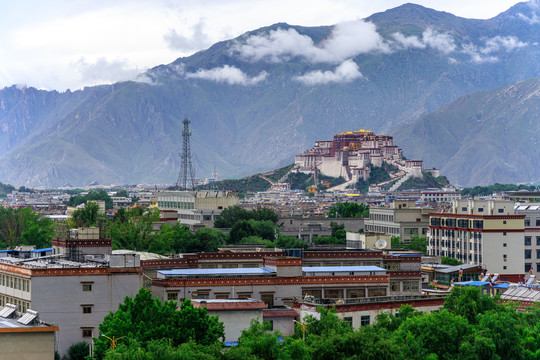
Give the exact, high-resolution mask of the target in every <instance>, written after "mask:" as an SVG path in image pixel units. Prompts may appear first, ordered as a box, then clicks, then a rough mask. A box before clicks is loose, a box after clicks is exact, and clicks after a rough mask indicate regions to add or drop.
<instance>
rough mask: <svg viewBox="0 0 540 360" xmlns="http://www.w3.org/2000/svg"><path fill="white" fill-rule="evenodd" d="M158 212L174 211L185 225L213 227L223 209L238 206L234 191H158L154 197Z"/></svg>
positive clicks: (236, 194) (236, 193) (236, 195)
mask: <svg viewBox="0 0 540 360" xmlns="http://www.w3.org/2000/svg"><path fill="white" fill-rule="evenodd" d="M156 197H157V202H158V208H159V209H160V210H175V211H177V212H178V221H179V222H180V223H182V224H185V225H199V224H202V225H206V226H213V224H214V220H216V219H217V218H218V217H219V215H220V214H221V211H223V209H225V208H227V207H229V206H233V205H238V203H239V202H238V200H239V198H238V192H236V191H218V190H202V191H160V192H158V193H157V195H156Z"/></svg>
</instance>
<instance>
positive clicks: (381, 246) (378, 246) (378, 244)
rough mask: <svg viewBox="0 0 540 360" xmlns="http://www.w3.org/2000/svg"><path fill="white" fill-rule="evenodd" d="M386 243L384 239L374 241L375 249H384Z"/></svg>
mask: <svg viewBox="0 0 540 360" xmlns="http://www.w3.org/2000/svg"><path fill="white" fill-rule="evenodd" d="M387 244H388V243H387V242H386V240H384V239H379V240H377V241H375V249H386V245H387Z"/></svg>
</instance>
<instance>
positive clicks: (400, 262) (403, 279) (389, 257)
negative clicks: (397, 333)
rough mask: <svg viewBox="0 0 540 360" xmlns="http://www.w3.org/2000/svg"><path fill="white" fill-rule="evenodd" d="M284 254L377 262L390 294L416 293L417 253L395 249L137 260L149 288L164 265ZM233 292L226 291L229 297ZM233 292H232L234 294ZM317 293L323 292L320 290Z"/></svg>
mask: <svg viewBox="0 0 540 360" xmlns="http://www.w3.org/2000/svg"><path fill="white" fill-rule="evenodd" d="M287 255H291V256H294V257H296V258H298V259H300V261H301V264H302V266H303V267H340V266H345V267H346V266H377V267H380V268H383V269H385V270H386V274H387V275H388V276H389V281H390V283H389V284H390V288H389V294H390V295H410V294H413V293H420V290H421V282H422V272H421V257H420V255H418V254H408V253H401V254H398V253H395V252H393V251H381V250H335V249H332V250H330V249H327V250H318V249H314V250H310V249H308V250H302V249H291V250H285V251H283V250H278V251H271V252H266V251H260V252H259V251H256V252H222V253H198V254H184V255H182V258H179V259H163V260H145V261H141V266H142V268H143V272H144V274H145V276H144V286H145V287H146V288H149V289H150V288H151V286H152V281H151V280H150V279H154V278H156V277H157V276H158V271H159V270H168V269H233V270H234V269H246V268H260V267H263V266H264V259H265V258H266V257H273V258H281V257H287ZM232 296H233V294H232V293H231V294H229V297H232ZM235 296H236V295H235ZM320 296H323V294H322V293H321V294H320Z"/></svg>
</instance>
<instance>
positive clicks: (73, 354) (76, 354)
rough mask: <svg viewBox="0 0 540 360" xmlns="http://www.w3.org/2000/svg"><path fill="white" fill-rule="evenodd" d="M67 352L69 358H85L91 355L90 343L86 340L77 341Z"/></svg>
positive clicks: (72, 359) (74, 359)
mask: <svg viewBox="0 0 540 360" xmlns="http://www.w3.org/2000/svg"><path fill="white" fill-rule="evenodd" d="M67 353H68V357H69V360H85V359H86V357H87V356H88V355H90V345H88V343H87V342H85V341H81V342H78V343H75V344H73V345H71V346H70V347H69V348H68V351H67Z"/></svg>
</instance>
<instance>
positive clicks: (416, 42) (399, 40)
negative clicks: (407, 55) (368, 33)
mask: <svg viewBox="0 0 540 360" xmlns="http://www.w3.org/2000/svg"><path fill="white" fill-rule="evenodd" d="M392 37H393V38H394V40H395V42H394V43H393V47H395V48H397V49H399V50H406V49H409V48H417V49H425V48H426V44H425V43H424V42H423V41H422V40H420V39H419V38H418V37H417V36H405V35H403V34H402V33H394V34H392Z"/></svg>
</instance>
